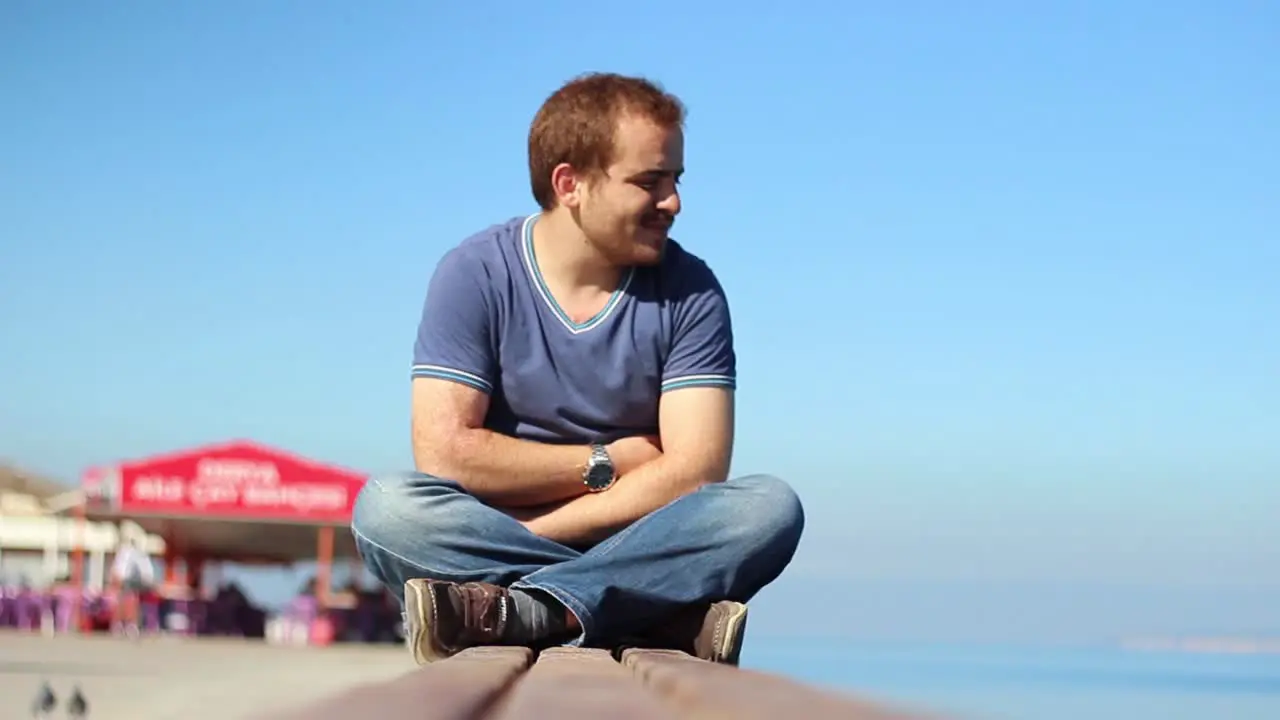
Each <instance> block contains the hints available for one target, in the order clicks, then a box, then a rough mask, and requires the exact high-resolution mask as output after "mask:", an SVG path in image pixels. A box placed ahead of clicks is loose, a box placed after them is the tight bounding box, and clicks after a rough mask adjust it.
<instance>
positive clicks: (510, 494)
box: [412, 377, 661, 507]
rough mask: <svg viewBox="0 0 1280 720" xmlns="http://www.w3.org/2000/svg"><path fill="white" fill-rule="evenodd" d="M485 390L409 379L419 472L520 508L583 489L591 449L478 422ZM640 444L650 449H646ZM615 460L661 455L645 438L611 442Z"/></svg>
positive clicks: (628, 462)
mask: <svg viewBox="0 0 1280 720" xmlns="http://www.w3.org/2000/svg"><path fill="white" fill-rule="evenodd" d="M488 408H489V395H488V394H486V393H484V392H481V391H480V390H477V389H475V388H473V387H470V386H467V385H464V384H462V383H459V382H454V381H450V380H444V379H440V378H435V377H416V378H414V380H413V411H412V425H413V455H414V462H415V464H416V466H417V468H418V471H419V472H424V473H427V474H428V475H434V476H436V477H440V478H446V479H449V480H453V481H454V482H456V483H458V484H460V485H462V487H463V488H465V489H466V490H467V492H469V493H471V494H472V495H475V496H476V497H478V498H480V499H481V500H484V501H485V502H488V503H491V504H493V505H499V506H503V507H526V506H530V505H543V504H546V503H551V502H556V501H560V500H564V499H566V498H572V497H577V496H579V495H582V494H583V493H585V492H586V490H587V487H586V485H585V483H584V482H583V478H582V473H583V471H584V470H585V468H586V465H587V460H588V458H589V457H590V455H591V449H590V448H589V447H588V446H585V445H547V444H543V443H537V442H532V441H529V440H520V439H517V438H512V437H508V436H506V435H503V434H501V433H496V432H492V431H490V430H486V429H485V428H484V417H485V413H486V412H487V411H488ZM646 446H647V447H648V451H646ZM609 454H610V456H611V457H612V458H613V460H614V464H615V466H622V467H625V468H626V469H628V470H630V469H632V468H634V467H637V466H639V465H640V464H641V463H643V462H645V461H646V460H648V459H649V458H651V457H656V456H658V455H660V454H661V453H660V452H659V451H658V449H657V448H656V447H653V446H652V443H650V442H648V441H647V440H645V439H643V438H629V439H627V440H624V441H619V442H616V443H614V444H612V445H610V446H609Z"/></svg>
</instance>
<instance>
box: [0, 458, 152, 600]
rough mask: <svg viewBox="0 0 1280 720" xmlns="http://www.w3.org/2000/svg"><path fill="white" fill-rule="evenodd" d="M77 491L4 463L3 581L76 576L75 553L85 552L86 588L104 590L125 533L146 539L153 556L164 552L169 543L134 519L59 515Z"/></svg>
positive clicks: (43, 581) (0, 512)
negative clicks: (86, 519) (93, 519)
mask: <svg viewBox="0 0 1280 720" xmlns="http://www.w3.org/2000/svg"><path fill="white" fill-rule="evenodd" d="M80 497H81V495H80V493H79V491H77V490H73V489H70V488H67V487H65V486H62V485H59V484H58V483H55V482H52V481H50V480H46V479H44V478H40V477H37V476H35V475H32V474H31V473H26V472H23V471H21V470H17V469H15V468H12V467H7V466H4V465H0V585H15V584H17V583H19V582H23V581H25V582H27V583H28V584H30V585H31V586H33V587H37V588H40V587H45V586H47V585H49V584H51V583H53V582H55V581H57V580H58V579H59V578H68V577H70V575H71V562H72V560H71V557H72V553H73V551H74V550H75V549H76V548H77V546H78V547H80V548H82V549H83V551H84V553H85V578H84V581H85V587H87V588H91V589H95V590H101V589H102V588H103V586H104V585H105V583H106V577H107V567H108V566H107V563H108V561H109V556H111V555H113V554H114V553H115V550H116V548H117V547H118V546H119V543H120V538H121V536H122V534H124V535H131V536H132V537H134V538H139V539H141V538H143V537H145V538H146V540H145V542H143V543H142V546H143V548H144V549H145V550H146V551H147V553H149V554H150V555H151V556H152V557H153V558H154V557H155V556H157V555H163V554H164V541H163V540H161V539H160V538H159V537H158V536H156V535H146V534H145V533H143V531H142V529H141V528H140V527H138V526H137V525H135V524H133V523H130V522H127V521H126V522H122V523H120V525H119V526H117V525H116V524H115V523H111V522H84V523H83V524H82V523H81V521H80V520H78V519H76V518H73V517H66V516H58V515H56V514H54V513H57V512H59V511H61V510H65V509H66V508H67V507H72V506H74V505H75V503H77V502H79V501H80Z"/></svg>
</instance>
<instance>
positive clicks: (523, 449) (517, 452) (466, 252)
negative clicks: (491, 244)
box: [412, 246, 737, 544]
mask: <svg viewBox="0 0 1280 720" xmlns="http://www.w3.org/2000/svg"><path fill="white" fill-rule="evenodd" d="M664 270H665V271H669V272H670V274H669V275H668V276H667V277H666V278H665V279H666V282H667V287H668V288H669V289H670V291H671V299H670V308H671V309H670V310H669V312H671V326H672V330H671V336H670V343H671V346H670V347H669V348H667V352H666V353H665V359H664V364H663V367H662V394H661V397H660V399H659V401H658V437H657V438H639V437H637V438H622V439H620V440H617V441H615V442H613V443H612V444H611V445H609V447H608V450H609V455H610V457H611V459H612V460H613V463H614V468H615V470H616V471H617V473H618V476H619V477H618V479H617V481H616V482H615V483H614V484H613V486H611V487H610V488H608V489H606V490H604V491H603V492H599V493H588V492H587V487H586V485H585V483H584V482H583V471H584V469H585V468H586V465H587V461H588V459H589V457H590V454H591V451H590V448H589V447H588V446H586V445H555V444H542V443H537V442H533V441H528V440H523V439H516V438H512V437H509V436H505V435H502V434H500V433H495V432H492V431H490V430H488V429H486V428H485V425H484V421H485V415H486V413H487V412H488V409H489V398H490V395H491V393H492V392H493V391H494V389H495V387H496V386H497V385H498V384H499V383H500V382H501V362H500V360H501V358H500V357H499V356H498V346H497V342H496V338H497V337H499V336H500V334H501V330H500V327H501V323H500V322H499V320H498V318H499V317H500V311H499V306H500V305H501V302H500V298H498V296H497V295H495V290H494V288H495V287H497V286H500V285H501V284H502V283H501V282H500V281H499V282H495V281H494V278H495V276H496V277H498V278H501V273H503V272H505V267H504V265H503V264H501V263H494V262H492V261H491V260H489V259H487V258H486V257H484V256H483V255H482V254H478V251H476V250H475V248H474V246H472V247H471V248H469V249H462V248H459V249H455V250H454V251H452V252H450V253H448V254H446V256H445V257H444V258H443V259H442V260H441V262H440V264H439V265H438V266H437V269H436V272H435V274H434V276H433V277H432V280H431V284H430V286H429V287H428V290H427V298H426V302H425V304H424V306H423V313H422V320H421V322H420V324H419V327H418V340H417V343H416V345H415V346H414V371H413V411H412V413H413V414H412V425H413V452H414V460H415V464H416V465H417V468H418V470H419V471H420V472H424V473H427V474H430V475H435V476H437V477H441V478H448V479H450V480H453V481H455V482H457V483H459V484H460V485H462V487H463V488H464V489H466V490H467V491H468V492H470V493H471V494H473V495H475V496H476V497H477V498H479V499H480V500H482V501H484V502H486V503H488V504H490V505H493V506H495V507H498V508H501V509H503V510H504V511H506V512H508V513H509V514H510V515H512V516H514V517H516V518H517V519H518V520H520V521H521V522H522V523H524V524H525V526H526V527H528V528H529V529H530V530H531V531H533V532H535V533H537V534H539V535H542V536H543V537H547V538H550V539H553V540H557V541H560V542H563V543H566V544H587V543H591V542H593V541H595V540H599V539H600V538H602V537H606V536H608V535H610V534H612V533H613V532H616V531H617V530H619V529H621V528H623V527H626V526H627V525H629V524H631V523H632V522H634V521H635V520H637V519H639V518H641V517H643V516H645V515H647V514H648V513H650V512H653V511H654V510H657V509H658V508H660V507H662V506H664V505H666V504H667V503H670V502H672V501H673V500H676V499H677V498H679V497H681V496H683V495H686V494H688V493H691V492H693V491H695V490H697V489H698V488H700V487H702V486H703V485H706V484H708V483H715V482H722V481H724V480H725V478H726V476H727V475H728V472H729V459H730V456H731V454H732V450H733V423H734V388H735V386H736V371H737V368H736V362H737V361H736V356H735V354H734V349H733V331H732V323H731V320H730V317H729V307H728V303H727V301H726V299H725V296H724V291H723V289H722V288H721V286H720V284H719V282H718V281H717V279H716V278H715V275H714V274H713V273H712V272H711V270H710V268H708V267H707V266H706V265H705V264H704V263H703V262H702V261H701V260H699V259H697V258H694V257H693V256H690V255H684V254H682V255H680V256H678V257H675V258H672V259H671V260H670V264H669V265H668V266H665V267H664Z"/></svg>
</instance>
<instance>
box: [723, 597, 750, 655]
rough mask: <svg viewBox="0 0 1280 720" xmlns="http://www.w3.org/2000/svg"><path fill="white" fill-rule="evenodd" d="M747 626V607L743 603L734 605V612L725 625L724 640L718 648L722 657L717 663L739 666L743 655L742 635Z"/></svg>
mask: <svg viewBox="0 0 1280 720" xmlns="http://www.w3.org/2000/svg"><path fill="white" fill-rule="evenodd" d="M746 624H747V606H746V605H744V604H742V603H734V608H733V611H732V612H731V613H730V614H729V617H728V618H726V619H725V623H724V638H723V642H722V643H721V645H720V647H718V648H716V651H717V654H718V655H719V656H720V657H719V658H718V659H717V661H718V662H720V663H722V664H724V665H734V666H736V665H737V664H738V659H739V657H740V656H741V655H742V635H743V632H742V631H743V629H744V627H745V626H746Z"/></svg>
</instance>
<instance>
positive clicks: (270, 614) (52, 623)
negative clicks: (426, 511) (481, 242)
mask: <svg viewBox="0 0 1280 720" xmlns="http://www.w3.org/2000/svg"><path fill="white" fill-rule="evenodd" d="M313 587H314V579H313V580H311V581H308V583H307V585H306V586H304V588H303V589H302V591H301V592H299V593H298V595H297V596H296V597H294V598H293V599H291V600H290V601H288V602H287V603H285V604H284V605H283V606H282V607H280V608H278V609H276V610H275V611H269V610H267V609H265V608H262V607H260V606H258V605H256V604H255V603H254V602H252V601H251V600H250V599H249V597H248V596H247V595H246V594H245V592H244V591H243V589H242V588H241V587H240V586H239V585H238V584H237V583H235V582H226V583H222V584H220V585H219V586H218V587H217V588H216V589H214V590H213V591H212V592H209V593H195V592H193V591H191V590H190V589H189V588H186V587H174V586H164V587H160V588H157V589H155V590H148V591H144V592H142V593H141V594H140V597H139V598H138V600H139V612H138V619H139V622H138V627H137V631H138V632H139V633H140V634H142V635H173V636H189V637H196V636H206V637H242V638H259V639H264V640H267V641H269V642H272V643H277V644H290V645H328V644H330V643H334V642H364V643H374V642H392V643H394V642H400V641H401V640H402V638H403V634H402V631H401V628H400V612H399V609H398V607H397V605H396V603H395V600H394V599H393V598H392V597H391V596H390V595H389V594H388V593H386V592H384V591H382V590H374V591H369V590H364V589H361V588H359V587H357V586H354V585H352V586H348V587H347V588H346V589H344V590H342V591H340V592H337V593H334V594H332V595H331V597H330V600H329V602H328V603H327V604H325V605H322V604H321V603H320V601H319V600H318V599H317V598H316V595H315V593H314V592H313V590H312V588H313ZM121 597H122V595H121V593H120V592H119V590H118V589H115V588H107V589H105V590H102V591H95V590H81V589H78V588H76V587H74V586H72V585H71V584H70V583H68V582H66V581H65V579H63V580H60V581H59V582H56V583H54V584H53V585H51V586H49V587H47V588H35V587H32V586H31V585H30V584H29V583H27V582H25V581H23V580H19V581H17V582H3V583H0V629H9V630H18V631H27V632H42V633H45V634H47V635H54V634H64V633H69V632H76V631H79V632H81V633H115V634H121V633H123V632H125V631H126V629H125V628H123V627H122V623H121V622H120V613H119V610H120V606H121Z"/></svg>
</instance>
